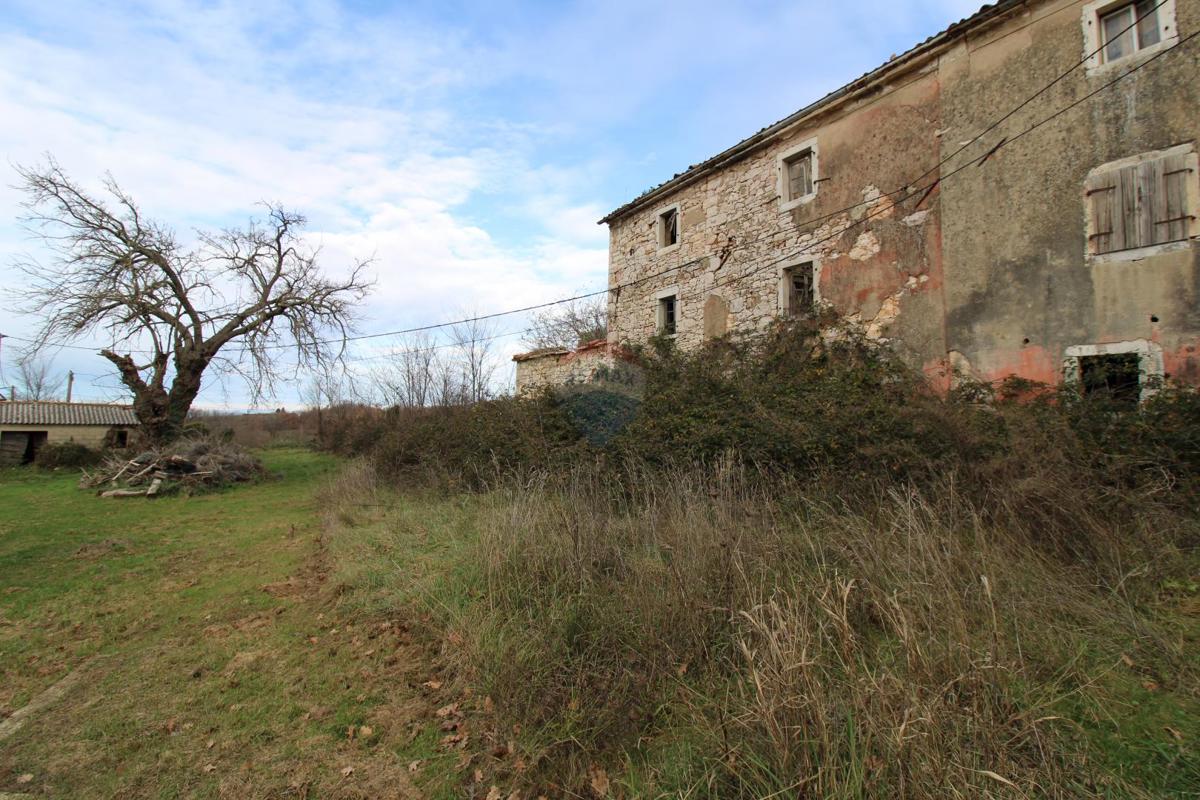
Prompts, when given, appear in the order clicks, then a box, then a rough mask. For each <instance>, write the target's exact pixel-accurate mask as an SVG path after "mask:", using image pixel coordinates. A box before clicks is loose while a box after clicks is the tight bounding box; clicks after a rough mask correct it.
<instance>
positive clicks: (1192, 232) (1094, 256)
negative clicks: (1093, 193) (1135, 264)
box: [1083, 142, 1200, 265]
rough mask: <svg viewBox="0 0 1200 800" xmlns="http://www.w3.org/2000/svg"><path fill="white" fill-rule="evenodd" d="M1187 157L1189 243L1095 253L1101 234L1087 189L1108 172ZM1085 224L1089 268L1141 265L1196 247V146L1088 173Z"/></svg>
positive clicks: (1199, 166)
mask: <svg viewBox="0 0 1200 800" xmlns="http://www.w3.org/2000/svg"><path fill="white" fill-rule="evenodd" d="M1178 155H1183V156H1187V161H1188V167H1190V168H1191V170H1192V172H1191V180H1189V181H1187V210H1188V212H1189V213H1190V214H1191V215H1192V219H1191V221H1190V223H1189V230H1188V236H1187V238H1185V239H1182V240H1180V241H1176V242H1164V243H1162V244H1151V245H1146V246H1143V247H1134V248H1130V249H1128V250H1113V251H1110V252H1107V253H1093V252H1092V246H1091V242H1092V237H1093V236H1094V235H1095V234H1096V233H1097V231H1096V230H1095V221H1094V219H1093V214H1092V201H1091V198H1089V197H1088V193H1087V186H1088V184H1089V183H1090V182H1091V180H1092V179H1093V178H1094V177H1096V176H1097V175H1100V174H1102V173H1106V172H1113V171H1115V170H1119V169H1122V168H1124V167H1131V166H1135V165H1137V164H1143V163H1145V162H1147V161H1155V160H1158V159H1160V158H1167V157H1170V156H1178ZM1083 224H1084V239H1083V253H1084V258H1085V259H1086V261H1087V263H1088V264H1089V265H1095V264H1112V263H1117V262H1122V261H1141V260H1142V259H1144V258H1149V257H1152V256H1156V255H1160V254H1163V253H1173V252H1176V251H1179V250H1187V249H1188V248H1190V247H1191V246H1192V240H1194V239H1196V238H1200V156H1198V155H1197V153H1196V144H1195V142H1185V143H1183V144H1179V145H1175V146H1174V147H1167V148H1164V149H1162V150H1151V151H1148V152H1145V153H1138V154H1137V155H1133V156H1127V157H1125V158H1119V159H1117V160H1116V161H1109V162H1108V163H1106V164H1100V165H1099V166H1096V167H1093V168H1092V169H1090V170H1088V174H1087V177H1086V179H1085V180H1084V188H1083Z"/></svg>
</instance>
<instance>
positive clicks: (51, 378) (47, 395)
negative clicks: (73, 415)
mask: <svg viewBox="0 0 1200 800" xmlns="http://www.w3.org/2000/svg"><path fill="white" fill-rule="evenodd" d="M52 366H53V365H52V362H50V361H47V360H45V359H42V358H36V357H32V356H31V357H28V358H22V359H21V360H20V361H18V362H17V376H18V386H19V387H20V393H19V394H18V395H17V396H18V397H20V398H21V399H22V400H53V399H55V398H57V397H58V395H59V392H61V391H62V387H63V383H65V382H66V379H65V378H64V377H63V376H62V375H55V374H53V373H52V371H51V370H52Z"/></svg>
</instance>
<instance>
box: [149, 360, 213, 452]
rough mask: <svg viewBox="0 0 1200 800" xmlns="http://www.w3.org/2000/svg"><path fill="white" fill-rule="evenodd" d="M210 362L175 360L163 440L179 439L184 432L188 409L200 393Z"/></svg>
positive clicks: (164, 421)
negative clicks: (202, 380)
mask: <svg viewBox="0 0 1200 800" xmlns="http://www.w3.org/2000/svg"><path fill="white" fill-rule="evenodd" d="M207 366H208V362H207V361H206V360H203V359H189V360H187V361H183V362H179V361H176V362H175V379H174V380H173V381H171V392H170V393H169V394H168V395H167V403H166V409H165V411H166V413H165V415H164V420H163V428H162V435H163V437H164V438H162V439H160V441H162V442H169V441H171V440H173V439H177V438H178V437H179V435H180V434H181V433H183V426H184V424H185V423H186V422H187V415H188V411H190V410H191V408H192V402H193V401H194V400H195V399H196V395H198V394H200V379H201V377H202V376H203V375H204V368H205V367H207Z"/></svg>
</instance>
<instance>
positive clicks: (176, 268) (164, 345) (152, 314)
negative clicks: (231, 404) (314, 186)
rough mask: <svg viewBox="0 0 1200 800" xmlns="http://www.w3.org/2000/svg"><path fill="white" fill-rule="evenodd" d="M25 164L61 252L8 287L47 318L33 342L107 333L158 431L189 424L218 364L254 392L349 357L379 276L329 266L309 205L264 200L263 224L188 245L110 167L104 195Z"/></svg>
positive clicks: (33, 216) (112, 353)
mask: <svg viewBox="0 0 1200 800" xmlns="http://www.w3.org/2000/svg"><path fill="white" fill-rule="evenodd" d="M17 172H18V174H19V175H20V177H21V180H22V186H21V188H22V189H23V190H24V192H25V196H26V201H25V203H24V208H25V211H26V215H25V216H24V218H23V222H24V224H25V226H26V227H27V229H29V230H30V231H31V232H33V233H35V234H36V235H37V236H39V237H40V238H41V239H42V240H43V241H44V242H45V243H46V244H47V246H48V247H49V249H50V251H51V252H52V253H53V256H54V257H53V258H52V260H51V261H50V263H39V262H36V261H32V260H30V261H25V262H19V263H18V266H19V267H20V268H21V269H22V270H23V271H24V273H25V275H26V276H27V278H28V281H27V284H26V286H25V287H23V288H21V289H18V290H15V291H14V292H13V293H14V294H15V295H16V296H17V298H18V300H19V303H20V310H22V311H24V312H26V313H29V314H34V315H38V316H39V317H41V319H42V324H41V326H40V328H39V329H38V332H37V335H36V340H37V344H36V345H35V348H34V349H35V350H36V349H40V348H44V347H47V346H50V345H55V344H63V343H66V342H69V341H71V340H75V339H78V338H80V337H82V336H84V335H87V334H91V335H103V336H105V337H107V338H108V339H109V341H111V342H112V345H111V346H110V347H108V348H106V349H105V350H103V351H102V353H101V355H103V356H104V357H105V358H106V359H108V360H109V361H110V362H111V363H112V364H113V365H114V366H115V367H116V368H117V370H118V372H119V373H120V375H121V380H122V382H123V383H124V384H125V385H126V386H127V387H128V388H129V389H130V390H131V391H132V392H133V393H134V411H135V412H136V413H137V414H138V415H139V418H140V419H141V421H142V423H143V427H144V429H146V430H147V432H148V433H149V434H150V435H151V436H152V437H155V438H169V437H170V436H172V435H174V434H175V433H176V432H177V431H178V430H179V429H180V427H181V426H182V424H183V421H184V418H185V417H186V414H187V410H188V408H189V407H190V405H191V402H192V400H193V399H194V398H195V396H196V394H197V393H198V392H199V391H200V384H201V378H202V376H203V375H204V373H205V371H206V370H207V369H208V368H209V367H210V366H212V365H214V364H215V365H216V366H215V369H217V370H218V371H223V372H226V373H229V374H235V375H240V376H241V377H243V378H244V379H245V380H246V383H247V385H248V386H249V387H250V389H251V393H252V394H253V395H254V396H255V398H256V399H257V398H261V397H262V396H264V395H266V394H269V393H270V392H271V391H272V388H273V386H274V385H275V383H276V381H278V380H279V379H280V378H281V377H282V375H283V370H284V368H285V365H286V364H291V365H293V368H294V369H298V368H300V367H312V368H319V369H322V370H328V369H329V368H330V367H331V366H332V365H334V364H336V363H338V362H339V361H340V360H341V358H342V355H343V353H344V351H345V342H346V337H347V335H348V334H349V333H350V332H351V331H352V330H353V327H352V326H353V320H354V316H355V307H356V305H357V304H358V303H359V302H361V301H362V299H363V298H364V297H365V296H366V294H367V293H368V291H369V290H370V287H371V284H370V281H369V280H368V278H367V275H366V271H367V267H368V262H365V261H364V262H359V263H357V264H355V265H354V266H353V268H352V269H351V270H350V274H349V275H348V276H347V277H345V278H342V279H331V278H329V277H326V276H325V275H323V274H322V273H321V270H320V268H319V266H318V261H317V255H318V253H317V252H316V251H315V250H312V249H309V248H307V247H306V246H305V244H304V242H303V241H302V240H301V238H300V236H299V231H300V230H301V229H302V228H303V226H304V222H305V220H304V217H303V216H301V215H299V214H295V213H292V212H288V211H286V210H285V209H283V208H281V207H279V206H268V215H267V219H266V220H264V221H263V222H261V223H259V222H253V221H252V222H251V223H250V224H249V225H248V226H246V227H245V228H242V229H230V230H225V231H221V232H218V233H201V234H200V236H199V245H198V246H197V247H196V248H194V249H191V250H187V249H184V248H183V247H181V246H180V245H179V244H178V242H177V240H176V238H175V235H174V233H173V232H172V231H171V230H170V229H169V228H167V227H165V226H162V225H160V224H158V223H156V222H154V221H152V220H150V219H148V218H147V217H146V216H145V215H144V214H143V213H142V212H141V210H140V209H139V208H138V206H137V204H136V203H135V202H134V201H133V199H132V198H131V197H130V196H129V195H128V194H126V193H125V192H124V191H123V190H122V189H121V188H120V187H119V186H118V185H117V183H116V182H115V181H114V180H113V179H112V178H111V177H109V178H107V179H106V180H105V182H104V188H105V190H106V192H107V194H108V199H107V200H102V199H100V198H97V197H94V196H92V195H90V194H88V193H87V192H85V191H84V190H82V189H81V188H79V187H78V186H77V185H76V184H75V183H74V182H72V180H71V179H70V177H69V176H67V175H66V173H65V172H64V171H63V170H62V168H61V167H59V165H58V164H57V163H56V162H55V161H54V160H53V159H52V158H50V159H48V160H47V162H46V164H44V165H42V166H39V167H37V168H26V167H19V168H18V169H17ZM233 343H236V344H235V345H234V346H233V347H230V346H229V345H231V344H233ZM147 351H148V352H147Z"/></svg>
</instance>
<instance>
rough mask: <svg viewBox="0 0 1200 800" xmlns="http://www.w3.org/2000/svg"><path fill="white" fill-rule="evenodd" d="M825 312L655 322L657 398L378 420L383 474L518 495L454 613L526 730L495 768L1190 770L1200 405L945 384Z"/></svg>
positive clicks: (763, 774) (1158, 786)
mask: <svg viewBox="0 0 1200 800" xmlns="http://www.w3.org/2000/svg"><path fill="white" fill-rule="evenodd" d="M827 323H828V321H815V322H811V323H808V322H802V323H798V324H789V325H782V326H781V327H780V328H779V329H778V330H776V331H774V332H772V333H771V335H768V336H765V337H761V338H757V339H747V340H743V341H736V340H733V341H730V340H725V341H719V342H715V343H712V344H710V345H707V346H706V347H705V348H703V349H701V350H700V351H697V352H692V353H680V352H678V351H676V350H675V349H674V348H673V347H672V346H671V345H670V344H669V343H666V342H658V343H655V344H654V345H653V346H652V347H650V348H648V349H647V350H646V351H645V352H643V353H641V354H640V356H639V357H640V359H641V364H642V366H643V368H644V370H645V385H644V390H643V392H642V396H641V398H640V402H639V403H638V404H637V405H636V407H634V406H632V405H630V404H628V403H627V402H626V401H627V400H628V398H629V395H624V394H622V395H620V399H619V400H618V401H616V402H614V398H611V397H606V396H604V395H602V394H600V393H595V395H596V396H594V397H588V396H587V392H586V391H583V390H569V391H562V392H559V393H547V394H545V395H542V396H539V397H536V398H530V399H523V400H505V401H499V402H495V403H487V404H481V405H478V406H474V407H469V408H455V409H439V410H435V411H427V412H419V413H412V412H390V413H389V414H388V415H387V416H386V417H384V418H382V419H381V420H379V421H378V422H377V427H375V428H374V429H373V431H372V434H371V436H370V438H373V439H375V440H377V442H376V443H375V444H374V446H373V447H372V449H371V453H372V457H371V461H372V463H373V464H374V465H375V467H376V468H377V470H378V471H379V472H380V473H381V474H382V476H383V477H384V478H385V479H387V480H391V481H395V480H396V479H397V478H400V479H402V480H403V481H404V482H407V483H412V482H413V481H414V479H419V480H421V481H427V480H430V479H431V478H432V479H433V480H435V481H436V482H438V483H440V484H442V485H454V486H464V487H467V488H484V487H486V488H490V489H493V490H494V491H492V492H490V493H489V494H488V495H486V497H484V498H482V499H481V500H480V501H479V502H480V504H481V505H482V507H483V508H484V512H483V513H482V514H481V515H480V519H481V525H482V527H481V531H480V535H479V538H478V541H476V542H474V543H473V544H471V545H470V546H466V547H465V548H464V549H465V552H464V553H463V554H462V563H461V564H456V565H455V566H454V570H455V572H454V575H455V580H463V579H468V580H470V581H472V584H471V585H472V590H471V592H470V596H471V597H474V598H476V601H475V602H470V603H468V605H467V607H466V608H465V609H460V610H458V611H456V612H455V613H454V615H453V616H452V618H450V617H447V618H445V619H443V622H444V624H446V625H447V626H449V625H453V627H454V630H455V632H456V634H457V635H458V636H459V637H461V640H462V643H461V646H460V647H458V648H456V649H453V650H452V651H450V652H451V654H452V655H451V656H450V657H452V658H455V659H456V660H457V661H456V664H455V666H456V667H457V673H458V674H459V675H461V676H464V677H463V680H464V681H465V682H467V683H468V684H469V685H470V687H471V688H472V690H473V691H475V692H476V693H478V694H479V695H483V696H486V697H488V698H492V699H493V700H494V709H493V710H492V711H491V712H490V713H489V716H488V721H487V723H486V724H487V725H490V726H491V727H490V728H489V729H488V730H487V731H486V732H485V738H486V737H492V738H493V739H495V740H496V741H498V742H500V743H504V742H506V741H507V738H508V737H509V736H510V735H511V734H510V733H509V732H511V731H521V732H522V733H521V734H520V738H519V742H518V744H519V747H520V748H521V752H522V762H523V763H525V764H526V765H527V769H525V770H524V771H522V772H520V773H519V774H518V773H515V772H514V773H510V774H504V769H505V768H504V766H503V765H499V766H495V769H496V770H497V771H498V773H499V774H498V775H497V776H496V779H497V780H498V781H499V782H500V783H502V784H503V782H504V781H506V780H507V781H511V782H514V783H516V784H517V785H519V786H520V785H524V784H529V785H530V786H531V787H537V788H540V787H545V786H557V787H559V788H562V789H563V791H564V793H566V794H567V795H570V793H572V792H574V793H576V794H581V795H586V794H587V793H588V792H589V791H590V790H589V789H588V788H587V783H589V781H591V779H592V778H593V777H594V775H595V769H596V766H595V765H596V764H597V763H600V764H607V765H608V766H609V767H610V768H611V772H610V774H612V775H619V776H620V781H621V789H622V791H624V793H625V796H630V797H642V796H649V797H683V796H687V797H712V798H727V797H736V798H759V797H784V796H788V797H805V798H825V797H839V798H851V797H853V798H867V797H869V798H893V797H907V798H935V797H936V798H940V797H1092V796H1097V795H1101V796H1114V797H1118V796H1119V797H1127V796H1130V797H1139V796H1155V795H1161V794H1162V793H1164V792H1179V791H1184V790H1185V789H1186V788H1187V787H1189V786H1191V785H1192V784H1194V778H1195V776H1197V775H1200V759H1198V758H1197V757H1196V755H1195V753H1194V751H1193V750H1189V749H1187V748H1185V747H1184V746H1182V745H1180V746H1176V745H1175V744H1172V741H1185V740H1187V739H1188V736H1189V732H1190V731H1192V730H1193V729H1192V728H1189V729H1188V730H1187V731H1184V732H1183V733H1179V729H1178V725H1179V724H1182V723H1179V722H1178V720H1179V719H1188V718H1192V717H1195V716H1196V714H1194V713H1190V712H1189V711H1188V709H1191V710H1192V711H1194V712H1197V713H1200V706H1197V705H1196V702H1195V698H1196V697H1198V696H1200V674H1198V670H1197V665H1196V663H1195V660H1194V658H1191V657H1190V652H1191V650H1193V649H1194V647H1195V630H1194V626H1188V625H1185V624H1182V623H1179V622H1178V618H1179V616H1180V615H1179V614H1175V615H1174V616H1173V615H1172V613H1171V608H1172V606H1171V605H1170V604H1171V603H1175V602H1176V599H1174V596H1173V595H1171V594H1170V592H1173V591H1175V590H1173V589H1170V588H1169V587H1180V586H1191V585H1193V584H1194V580H1193V576H1194V575H1195V573H1196V569H1197V562H1196V552H1197V547H1198V546H1200V520H1198V519H1197V515H1196V501H1197V498H1200V494H1198V491H1200V398H1198V396H1197V394H1196V393H1195V392H1194V391H1192V390H1187V389H1182V388H1178V387H1175V388H1172V387H1166V388H1164V389H1163V390H1162V391H1161V392H1159V393H1158V394H1157V395H1156V396H1155V397H1153V398H1151V399H1150V400H1148V401H1147V402H1146V403H1144V404H1143V405H1142V406H1141V407H1140V408H1128V407H1122V406H1120V405H1117V404H1113V403H1109V402H1106V401H1105V400H1104V399H1103V398H1099V399H1097V398H1085V397H1080V396H1078V395H1076V394H1073V393H1072V392H1070V391H1067V390H1062V391H1059V390H1055V389H1052V388H1050V387H1045V386H1039V385H1036V384H1032V383H1028V382H1015V381H1010V382H1007V383H1006V384H1004V385H1001V386H999V387H991V386H986V385H975V386H971V387H961V388H960V389H959V390H958V391H956V392H954V393H952V394H951V396H949V397H946V398H943V397H939V396H937V395H936V394H935V393H932V392H930V391H929V390H928V389H927V387H926V386H925V384H924V382H923V381H922V380H921V378H920V376H919V375H916V374H914V373H913V372H912V371H910V370H908V369H906V368H905V367H904V366H902V365H901V364H899V363H898V362H897V361H896V360H895V359H894V358H892V357H891V355H890V354H889V352H888V351H887V350H886V349H881V348H879V347H877V346H876V345H874V344H872V343H870V342H867V341H865V340H863V339H862V338H860V337H857V336H855V335H854V334H853V333H852V332H849V331H842V332H841V333H839V334H837V335H829V334H828V333H827V331H828V330H829V328H828V325H827ZM822 327H824V332H823V330H822ZM356 469H359V470H362V469H363V467H362V466H361V465H360V466H358V467H356ZM359 478H360V482H361V478H362V476H361V475H359ZM370 485H371V487H372V488H371V491H372V492H377V491H379V487H378V484H376V483H375V482H373V481H371V482H370ZM397 535H400V534H397ZM421 535H422V536H424V535H425V534H424V533H422V534H421ZM376 579H378V575H377V574H376ZM475 587H478V589H476V588H475ZM1187 602H1191V603H1193V604H1194V598H1192V599H1191V600H1188V601H1187ZM428 607H429V608H432V609H438V608H440V607H441V606H439V604H437V603H432V602H431V603H430V604H429V606H428ZM436 613H437V612H435V614H436ZM1139 687H1150V688H1146V689H1145V690H1144V693H1143V694H1139V692H1142V689H1140V688H1139ZM1154 692H1167V693H1169V696H1170V698H1171V702H1175V703H1179V704H1181V707H1182V708H1184V710H1183V711H1181V712H1180V713H1179V714H1178V715H1176V716H1174V717H1171V718H1170V719H1172V720H1173V721H1172V722H1171V723H1169V724H1166V723H1162V722H1161V719H1160V718H1158V717H1152V716H1145V718H1146V719H1151V718H1152V719H1155V720H1156V721H1157V722H1158V724H1153V725H1152V724H1150V723H1148V722H1145V721H1144V719H1143V718H1142V717H1143V715H1149V714H1151V712H1148V711H1147V709H1149V708H1154V707H1156V706H1155V703H1156V702H1162V701H1160V700H1156V698H1155V695H1154V694H1153V693H1154ZM1146 725H1149V730H1143V729H1140V728H1138V726H1146ZM1172 726H1175V727H1172ZM1127 728H1128V729H1136V730H1137V732H1136V733H1132V732H1131V730H1127ZM1114 729H1115V732H1114ZM1164 730H1167V733H1166V734H1164V733H1163V731H1164ZM1195 730H1196V732H1197V733H1200V729H1195ZM1170 731H1175V732H1176V733H1175V734H1171V733H1170ZM1138 736H1144V737H1147V740H1148V741H1150V742H1152V744H1144V743H1133V740H1135V739H1136V738H1137V737H1138ZM1171 736H1175V737H1176V738H1175V739H1167V738H1164V737H1171ZM1178 737H1182V739H1179V738H1178ZM488 763H489V764H491V762H488ZM594 785H595V784H593V788H594ZM1147 786H1153V787H1154V788H1153V789H1147V788H1146V787H1147Z"/></svg>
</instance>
